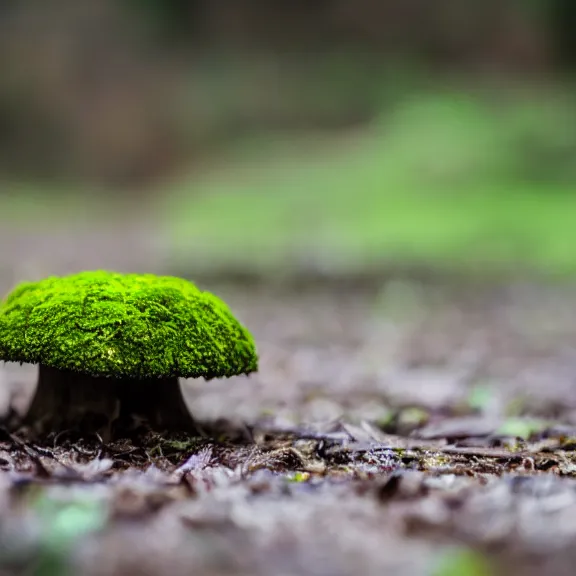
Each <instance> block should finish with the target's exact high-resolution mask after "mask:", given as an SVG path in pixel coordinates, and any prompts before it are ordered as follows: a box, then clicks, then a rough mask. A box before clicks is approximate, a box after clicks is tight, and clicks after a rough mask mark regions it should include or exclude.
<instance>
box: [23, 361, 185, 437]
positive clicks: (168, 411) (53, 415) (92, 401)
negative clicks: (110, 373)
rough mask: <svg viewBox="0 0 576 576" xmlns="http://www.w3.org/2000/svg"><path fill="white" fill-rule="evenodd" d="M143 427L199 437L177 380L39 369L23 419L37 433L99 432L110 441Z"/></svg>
mask: <svg viewBox="0 0 576 576" xmlns="http://www.w3.org/2000/svg"><path fill="white" fill-rule="evenodd" d="M140 422H141V423H143V424H144V423H145V424H148V426H150V428H152V429H153V430H156V431H158V432H164V431H166V432H187V433H192V434H194V433H195V432H196V426H195V424H194V419H193V418H192V416H191V414H190V412H189V411H188V408H187V407H186V403H185V402H184V398H183V396H182V391H181V389H180V384H179V382H178V378H147V379H140V378H102V377H94V376H89V375H86V374H80V373H77V372H72V371H65V370H57V369H55V368H49V367H47V366H43V365H40V373H39V378H38V386H37V388H36V392H35V394H34V397H33V399H32V402H31V404H30V407H29V409H28V412H27V414H26V416H25V418H24V424H26V425H28V426H30V427H31V428H33V429H34V430H35V431H37V432H38V433H48V432H60V431H62V430H78V431H80V432H84V433H95V432H98V433H99V434H101V435H102V437H103V439H104V440H105V441H108V440H109V439H111V438H112V437H114V436H117V435H118V434H119V433H121V432H122V431H126V430H127V429H130V428H134V427H135V426H136V425H137V424H138V423H140Z"/></svg>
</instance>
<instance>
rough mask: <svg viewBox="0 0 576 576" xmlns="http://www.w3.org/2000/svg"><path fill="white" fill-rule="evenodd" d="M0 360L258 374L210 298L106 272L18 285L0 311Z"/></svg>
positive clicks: (248, 347)
mask: <svg viewBox="0 0 576 576" xmlns="http://www.w3.org/2000/svg"><path fill="white" fill-rule="evenodd" d="M0 359H1V360H5V361H9V362H26V363H31V364H36V363H40V364H43V365H45V366H50V367H52V368H57V369H61V370H72V371H76V372H81V373H84V374H90V375H92V376H107V377H129V378H130V377H134V378H150V377H158V378H166V377H174V376H179V377H183V378H197V377H204V378H207V379H210V378H217V377H227V376H234V375H237V374H248V373H250V372H254V371H256V370H257V368H258V358H257V354H256V348H255V344H254V340H253V338H252V336H251V334H250V333H249V332H248V330H247V329H246V328H245V327H244V326H242V325H241V324H240V323H239V322H238V320H236V318H235V317H234V316H233V315H232V312H231V311H230V309H229V308H228V306H227V305H226V304H225V303H224V302H222V300H220V299H219V298H217V297H216V296H214V295H213V294H211V293H210V292H206V291H202V290H200V289H199V288H197V287H196V286H195V285H194V284H193V283H191V282H189V281H187V280H183V279H181V278H175V277H172V276H155V275H152V274H120V273H115V272H106V271H94V272H80V273H78V274H74V275H70V276H64V277H50V278H46V279H44V280H40V281H38V282H30V283H24V284H20V285H19V286H18V287H16V288H15V289H14V290H13V291H12V292H11V293H10V294H9V295H8V296H7V297H6V299H5V301H4V302H3V303H2V304H1V305H0Z"/></svg>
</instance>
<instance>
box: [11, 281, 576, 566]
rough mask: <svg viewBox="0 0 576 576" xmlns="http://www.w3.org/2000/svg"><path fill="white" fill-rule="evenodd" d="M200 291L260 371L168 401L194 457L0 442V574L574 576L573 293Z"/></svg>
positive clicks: (563, 288)
mask: <svg viewBox="0 0 576 576" xmlns="http://www.w3.org/2000/svg"><path fill="white" fill-rule="evenodd" d="M205 287H207V288H209V289H211V290H213V291H214V292H216V293H217V294H218V295H220V296H221V297H223V298H224V299H225V300H226V301H227V302H228V303H229V304H230V306H231V308H232V309H233V310H234V312H235V313H236V314H237V315H238V316H239V317H240V318H241V320H242V321H243V322H244V323H245V324H246V325H247V326H248V327H249V328H250V329H251V330H252V331H253V333H254V335H255V337H256V340H257V342H258V348H259V353H260V357H261V367H260V371H259V372H258V373H257V374H254V375H252V376H250V377H238V378H234V379H229V380H222V381H220V380H217V381H211V382H204V381H201V380H198V381H185V382H183V387H184V389H185V393H186V397H187V400H188V402H189V406H190V408H191V410H192V412H193V413H194V415H195V416H196V418H197V419H198V420H199V421H200V422H201V424H202V429H203V432H204V434H203V436H201V437H199V438H196V439H186V438H165V437H159V436H156V435H152V434H149V435H147V436H146V435H143V436H142V437H140V438H138V439H131V440H130V439H125V440H122V441H117V442H114V443H112V444H109V445H102V444H100V443H99V442H98V441H97V439H95V438H79V437H74V436H73V435H60V436H59V437H56V438H51V439H49V441H45V442H43V443H42V444H35V443H33V442H30V441H28V440H27V439H26V437H22V436H18V435H14V434H10V433H8V432H7V431H5V430H0V470H1V471H2V472H1V473H0V573H1V574H38V575H56V574H66V573H69V574H85V575H90V576H92V575H102V576H104V575H112V574H118V575H121V574H147V575H152V574H154V575H155V574H170V575H171V576H177V575H179V574H182V575H184V574H190V573H191V572H192V571H193V572H194V574H197V575H234V576H240V575H246V576H248V575H251V576H254V575H275V576H284V575H285V576H288V575H293V574H301V575H303V576H324V575H325V576H347V575H358V574H365V575H375V576H376V575H381V574H383V573H389V572H390V573H392V571H393V573H395V574H399V575H401V574H406V575H414V576H419V575H422V576H425V575H438V576H442V575H446V576H450V575H452V574H454V575H456V574H457V575H459V576H467V575H469V576H481V575H488V574H500V573H502V574H510V575H513V574H534V575H535V574H540V573H542V572H546V573H548V574H572V573H573V565H574V560H576V552H575V550H576V547H575V546H574V542H575V541H576V482H575V481H574V477H575V476H576V456H575V454H576V451H575V450H576V299H575V298H574V293H575V291H576V287H574V286H571V285H567V284H563V285H559V284H557V285H543V284H534V283H526V282H516V283H507V284H504V283H502V284H496V283H486V284H481V283H478V282H477V283H471V282H465V281H462V280H455V279H452V280H438V279H427V280H418V279H415V278H412V279H404V280H399V279H388V280H386V281H378V282H368V281H363V282H352V281H345V280H341V281H336V280H333V281H328V280H325V281H322V282H308V283H305V282H302V283H299V284H298V283H294V284H292V283H290V282H287V281H286V282H283V283H279V282H277V283H275V284H264V283H249V282H243V283H239V282H237V283H222V282H211V283H210V282H207V283H206V284H205ZM3 288H7V287H3ZM1 370H2V372H0V378H2V379H3V380H4V381H5V384H7V386H4V388H3V389H4V390H7V389H11V390H12V401H13V402H16V403H17V402H22V401H23V398H25V397H26V396H27V395H29V393H30V391H31V390H32V387H33V384H34V379H35V374H36V372H35V367H31V366H22V367H21V366H17V365H10V364H7V365H5V366H4V367H2V368H1ZM4 396H5V397H6V401H7V395H6V394H4Z"/></svg>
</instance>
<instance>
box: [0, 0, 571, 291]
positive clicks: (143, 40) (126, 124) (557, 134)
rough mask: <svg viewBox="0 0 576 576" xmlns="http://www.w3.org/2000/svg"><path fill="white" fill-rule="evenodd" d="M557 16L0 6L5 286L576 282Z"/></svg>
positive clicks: (214, 0)
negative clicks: (481, 279)
mask: <svg viewBox="0 0 576 576" xmlns="http://www.w3.org/2000/svg"><path fill="white" fill-rule="evenodd" d="M574 6H576V5H575V4H574V3H573V2H570V0H547V1H546V2H544V1H543V0H483V1H480V0H466V1H464V0H458V1H455V0H437V1H436V2H434V3H430V2H428V1H427V0H410V1H408V2H401V3H399V2H394V1H392V0H390V1H387V0H358V1H355V2H349V1H347V2H346V1H343V0H318V1H315V2H305V1H302V0H299V1H296V0H293V1H291V2H284V1H281V0H276V1H270V0H268V1H266V2H264V1H262V0H203V1H202V0H172V1H168V0H161V1H160V0H140V1H136V0H123V1H121V0H117V1H112V0H101V2H99V3H79V2H74V1H72V0H55V1H54V2H51V3H39V2H34V1H32V0H22V1H19V2H4V3H3V4H2V5H1V6H0V66H1V72H2V73H1V74H0V242H1V244H2V254H3V256H2V257H0V272H2V274H3V279H4V280H5V281H6V282H12V281H15V280H19V279H21V277H24V276H26V277H30V276H40V275H45V274H48V273H61V272H64V271H72V270H76V269H82V268H95V267H106V268H117V269H130V270H134V269H137V270H149V271H162V272H171V273H172V272H174V273H176V272H177V273H182V274H186V275H191V276H197V275H202V274H232V273H233V274H248V275H250V274H258V275H262V274H263V275H265V276H268V275H271V276H273V277H278V275H280V276H281V277H282V276H283V275H289V274H293V273H302V272H303V273H320V274H337V275H342V274H344V275H347V274H348V275H351V274H366V273H370V274H372V273H376V274H379V273H387V274H388V273H390V272H391V271H392V272H393V271H395V270H401V271H405V270H413V269H414V270H426V271H430V270H433V271H440V272H443V271H450V272H462V273H464V274H466V275H470V274H474V275H475V274H477V275H492V274H509V273H512V274H526V273H529V274H534V273H535V274H546V275H552V276H564V275H573V274H574V273H575V272H576V250H575V249H574V248H573V247H574V246H576V226H574V225H573V220H574V215H576V92H575V90H574V87H575V86H574V81H573V78H572V76H573V72H574V67H575V65H576V40H575V39H574V35H573V30H574V25H576V8H574Z"/></svg>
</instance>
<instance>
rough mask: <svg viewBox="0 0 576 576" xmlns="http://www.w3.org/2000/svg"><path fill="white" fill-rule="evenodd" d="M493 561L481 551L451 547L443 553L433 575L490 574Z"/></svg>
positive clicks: (470, 575) (468, 575) (469, 575)
mask: <svg viewBox="0 0 576 576" xmlns="http://www.w3.org/2000/svg"><path fill="white" fill-rule="evenodd" d="M491 574H494V570H493V569H492V566H491V563H490V562H489V561H488V560H487V559H486V558H485V557H484V556H483V555H482V554H480V553H479V552H476V551H474V550H470V549H467V548H455V549H449V550H448V551H446V552H445V553H444V554H442V555H441V556H440V558H439V560H438V563H437V565H436V566H435V567H434V569H433V570H432V576H490V575H491Z"/></svg>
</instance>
